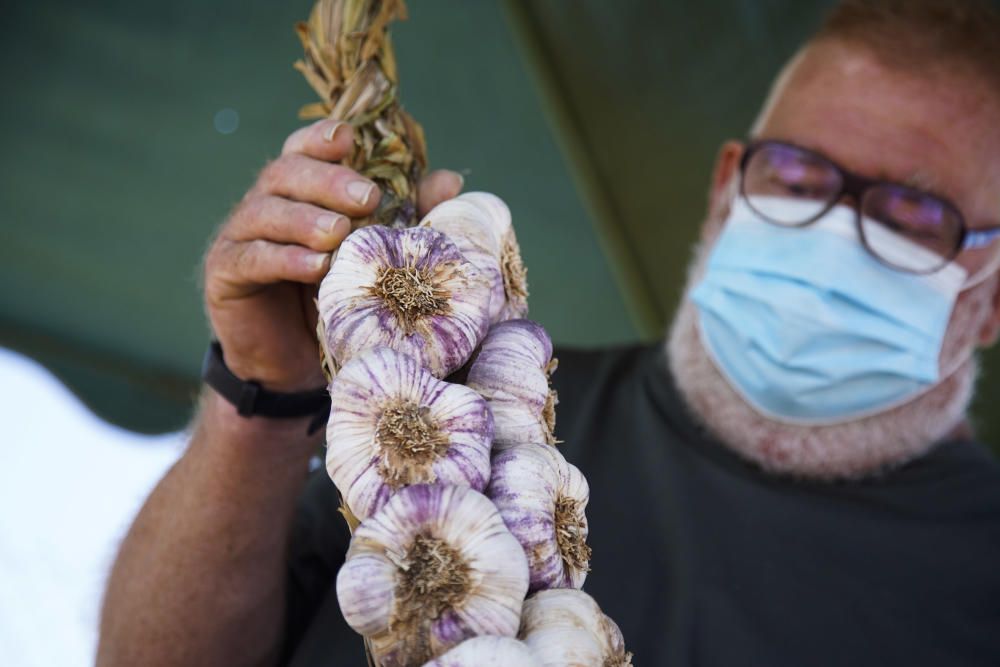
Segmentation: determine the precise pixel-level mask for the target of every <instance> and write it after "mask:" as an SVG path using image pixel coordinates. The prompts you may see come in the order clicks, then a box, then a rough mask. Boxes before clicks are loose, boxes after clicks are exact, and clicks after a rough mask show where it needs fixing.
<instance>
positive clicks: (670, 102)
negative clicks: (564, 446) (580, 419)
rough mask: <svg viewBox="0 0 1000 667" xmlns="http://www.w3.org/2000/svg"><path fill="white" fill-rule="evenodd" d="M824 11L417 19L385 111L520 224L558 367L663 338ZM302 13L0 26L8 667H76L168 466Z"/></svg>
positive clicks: (187, 11) (289, 96)
mask: <svg viewBox="0 0 1000 667" xmlns="http://www.w3.org/2000/svg"><path fill="white" fill-rule="evenodd" d="M831 4H832V3H831V2H828V1H826V0H808V1H802V0H706V1H703V2H699V3H697V4H695V3H679V2H667V1H665V0H664V1H662V2H654V1H652V0H648V1H643V0H629V1H625V2H614V3H611V2H606V1H604V0H411V2H410V3H409V5H410V20H409V21H407V22H406V23H403V24H398V25H397V26H396V27H395V29H394V40H395V44H396V49H397V55H398V60H399V67H400V75H401V82H402V99H403V101H404V103H405V105H406V107H407V108H408V110H409V111H410V112H411V113H412V114H413V115H414V116H415V117H416V118H417V119H418V120H419V121H420V122H422V123H423V125H424V128H425V131H426V135H427V140H428V146H429V151H430V159H431V162H432V166H435V167H448V168H452V169H456V170H459V171H461V172H462V173H464V174H465V176H466V186H467V189H472V190H476V189H481V190H489V191H491V192H494V193H496V194H498V195H500V196H501V197H502V198H504V199H505V200H506V201H507V202H508V204H509V205H510V208H511V209H512V211H513V214H514V220H515V224H516V226H517V230H518V236H519V238H520V241H521V246H522V249H523V252H524V256H525V261H526V263H527V265H528V267H529V271H530V272H529V281H530V286H531V306H532V312H531V314H532V317H533V318H534V319H537V320H539V321H540V322H541V323H543V324H544V325H545V326H546V327H547V328H548V330H549V331H550V332H551V333H552V336H553V338H554V339H555V340H556V342H557V343H561V344H564V345H583V346H591V345H606V344H617V343H625V342H631V341H637V340H654V339H656V338H658V337H660V336H661V335H662V333H663V331H664V329H665V327H666V324H667V323H668V322H669V318H670V315H671V313H672V311H673V309H674V307H675V305H676V302H677V300H678V298H679V296H680V288H681V286H682V284H683V282H682V281H683V276H684V271H685V267H686V264H687V261H688V258H689V255H690V248H691V245H692V243H693V241H694V240H695V238H696V235H697V229H698V224H699V222H700V220H701V216H702V214H703V210H704V204H705V200H706V195H707V188H708V183H709V176H710V169H711V165H712V162H713V160H714V157H715V151H716V150H717V148H718V146H719V145H720V143H721V142H722V141H723V140H725V139H727V138H731V137H735V138H741V137H743V136H745V133H746V131H747V128H748V127H749V124H750V122H751V121H752V119H753V117H754V115H755V113H756V111H757V108H758V106H759V105H760V103H761V102H762V101H763V99H764V96H765V94H766V92H767V87H768V84H769V82H770V80H771V78H772V77H773V75H774V74H775V73H776V71H777V69H778V68H779V67H780V66H781V64H782V63H783V62H784V60H786V59H787V58H788V57H789V56H790V55H791V54H792V52H793V51H794V50H795V48H796V47H797V45H798V44H799V43H800V42H801V41H802V40H803V39H804V38H805V37H806V36H808V34H810V32H811V31H813V30H814V29H815V28H816V27H817V25H818V23H819V21H820V19H821V17H822V15H823V13H824V12H825V10H826V9H827V8H828V7H829V6H830V5H831ZM310 7H311V2H310V0H286V1H284V2H273V1H264V0H241V1H240V2H236V1H235V0H218V1H216V2H211V3H205V2H196V1H195V0H174V1H173V2H170V3H150V2H142V1H141V0H140V1H138V2H137V1H136V0H128V1H125V0H73V1H72V2H70V1H69V0H50V1H49V2H46V3H44V4H37V3H28V2H24V1H17V0H15V2H13V3H7V4H5V6H4V7H3V10H2V15H3V20H2V21H0V53H2V57H0V75H2V80H3V81H4V82H5V85H7V93H6V94H5V99H6V102H5V103H4V105H3V107H2V108H0V140H2V144H0V145H2V146H3V151H2V152H0V169H2V179H0V220H2V227H0V230H2V231H0V239H2V240H0V347H3V348H6V351H5V352H4V353H3V354H2V355H0V378H2V380H3V382H2V383H0V385H2V389H0V416H2V417H3V420H4V423H5V425H6V426H7V427H6V428H5V429H4V435H3V436H2V439H3V440H4V441H5V446H4V447H3V448H2V450H0V499H2V500H3V501H4V502H3V503H2V506H0V646H3V647H4V651H5V658H4V663H5V664H11V665H36V664H37V665H42V664H46V665H50V664H62V665H77V664H80V665H82V664H88V663H89V662H90V661H91V652H92V650H93V641H94V628H95V623H96V618H97V605H98V596H99V592H100V589H101V585H102V581H103V576H104V573H105V571H106V568H107V565H108V563H109V562H110V559H111V558H112V556H113V551H114V546H115V544H116V543H117V540H118V539H120V536H121V535H122V532H123V531H124V529H125V527H126V526H127V524H128V522H129V521H130V519H131V516H132V514H133V513H134V512H135V510H136V508H137V507H138V503H140V502H141V500H142V498H143V496H144V495H145V493H146V492H148V489H149V486H150V485H151V484H152V483H154V482H155V480H156V479H157V478H158V477H159V475H160V474H162V472H163V471H164V470H165V468H166V467H167V466H169V465H170V463H171V462H172V461H173V460H174V459H175V458H176V456H177V455H178V454H179V452H180V451H181V449H182V447H183V442H184V435H183V433H182V432H179V431H180V430H181V429H183V427H184V426H185V424H186V423H187V422H188V420H189V418H190V415H191V409H192V405H193V399H194V397H195V395H196V392H197V387H198V370H199V368H200V363H201V358H202V355H203V352H204V349H205V346H206V343H207V341H208V337H209V332H208V329H207V325H206V322H205V317H204V315H203V312H202V306H201V297H200V291H199V284H198V276H199V272H200V269H199V261H200V257H201V255H202V252H203V250H204V249H205V247H206V245H207V243H208V240H209V238H210V237H211V235H212V234H213V231H214V230H215V228H216V227H217V226H218V225H219V224H220V223H221V222H222V221H223V219H224V218H225V216H226V214H227V212H228V210H229V209H230V208H231V207H232V206H233V204H234V203H235V202H236V201H237V200H238V199H239V197H240V196H241V195H242V193H243V191H244V190H245V189H246V188H247V187H248V186H249V185H250V184H251V183H252V182H253V180H254V177H255V174H256V172H257V171H258V170H259V169H260V168H261V167H262V166H263V165H264V163H265V162H266V161H267V160H268V159H270V158H273V157H275V156H276V155H277V153H278V151H279V149H280V146H281V144H282V141H283V139H284V137H285V136H286V135H287V134H289V133H290V132H291V131H292V130H294V129H295V128H296V127H298V126H299V125H300V124H301V123H300V121H299V120H297V117H296V112H297V110H298V108H299V107H300V106H301V105H302V104H305V103H307V102H311V101H313V96H312V93H311V91H310V89H309V88H308V87H307V86H306V84H305V82H304V81H303V80H302V79H301V77H300V76H299V74H298V73H297V72H295V71H294V70H293V69H292V67H291V65H292V62H293V61H294V60H295V59H296V58H297V57H298V56H299V44H298V41H297V39H296V37H295V35H294V33H293V30H292V25H293V24H294V22H295V21H297V20H300V19H304V18H305V17H306V16H307V14H308V12H309V9H310ZM985 361H986V363H985V370H984V373H983V376H982V381H981V391H980V394H979V399H978V400H977V405H976V410H975V416H976V421H977V424H978V426H979V432H980V435H981V437H982V438H983V439H984V440H986V441H988V442H998V441H1000V416H998V415H996V414H995V411H992V410H990V409H989V406H990V405H991V403H992V400H993V397H994V396H997V395H1000V379H997V374H996V371H995V369H997V368H1000V366H998V364H1000V357H998V355H997V354H996V353H991V354H989V355H986V360H985ZM11 425H13V426H11ZM26 610H27V611H26ZM53 639H56V640H57V641H52V640H53ZM60 643H61V645H60ZM11 659H13V661H11Z"/></svg>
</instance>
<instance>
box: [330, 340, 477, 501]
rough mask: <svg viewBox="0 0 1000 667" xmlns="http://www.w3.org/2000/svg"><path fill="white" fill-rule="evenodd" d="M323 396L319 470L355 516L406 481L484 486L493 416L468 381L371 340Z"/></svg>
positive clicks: (389, 494) (385, 497)
mask: <svg viewBox="0 0 1000 667" xmlns="http://www.w3.org/2000/svg"><path fill="white" fill-rule="evenodd" d="M330 401H331V406H332V410H331V412H330V420H329V421H328V422H327V427H326V442H327V451H326V467H327V472H328V473H329V475H330V478H331V479H332V480H333V482H334V484H336V485H337V488H338V489H339V490H340V492H341V494H342V495H343V497H344V500H345V502H346V503H347V506H348V507H349V508H350V510H351V511H352V512H353V513H354V515H355V516H356V517H358V518H359V519H364V518H365V517H367V516H369V515H371V514H372V513H374V512H375V511H376V510H378V508H379V507H381V506H382V505H384V504H385V503H386V501H387V500H388V499H389V497H390V496H392V494H393V493H395V492H396V491H398V490H399V489H400V488H402V487H404V486H407V485H409V484H419V483H427V482H440V483H442V484H459V485H466V486H471V487H473V488H474V489H476V490H477V491H481V490H482V489H483V488H484V487H485V486H486V482H487V481H488V480H489V477H490V441H491V439H492V437H493V418H492V416H491V415H490V411H489V408H487V406H486V402H485V401H484V400H483V399H482V398H481V397H480V396H479V395H478V394H477V393H476V392H474V391H473V390H471V389H469V388H468V387H464V386H462V385H459V384H451V383H448V382H444V381H443V380H438V379H437V378H435V377H434V376H433V375H431V374H430V373H429V372H428V371H427V370H426V369H424V368H422V367H421V366H420V364H418V363H417V362H416V360H415V359H413V358H412V357H409V356H407V355H405V354H400V353H399V352H395V351H393V350H391V349H389V348H387V347H378V348H374V349H371V350H368V351H367V352H365V353H363V354H361V355H359V356H357V357H355V358H353V359H352V360H351V361H349V362H347V364H346V365H344V367H343V368H342V369H341V370H340V373H338V374H337V376H336V377H335V378H334V379H333V381H332V382H331V383H330Z"/></svg>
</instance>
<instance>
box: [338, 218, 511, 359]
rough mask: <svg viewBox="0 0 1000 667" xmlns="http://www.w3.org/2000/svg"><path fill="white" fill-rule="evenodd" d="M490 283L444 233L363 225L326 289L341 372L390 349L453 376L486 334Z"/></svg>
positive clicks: (342, 253)
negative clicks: (373, 351)
mask: <svg viewBox="0 0 1000 667" xmlns="http://www.w3.org/2000/svg"><path fill="white" fill-rule="evenodd" d="M488 278H489V277H488V276H487V275H484V274H483V272H482V271H480V270H479V269H477V268H476V267H475V266H473V265H472V264H471V263H470V262H469V261H467V260H466V259H465V258H464V257H463V256H462V254H461V253H460V252H459V250H458V248H456V247H455V244H454V243H452V242H451V241H450V240H448V238H447V237H446V236H445V235H444V234H443V233H441V232H438V231H435V230H433V229H426V228H413V229H389V228H387V227H383V226H381V225H371V226H368V227H363V228H361V229H359V230H357V231H355V232H353V233H352V234H350V235H349V236H348V237H347V238H346V239H345V240H344V242H343V243H342V244H341V246H340V249H339V251H338V252H337V258H336V260H335V261H334V262H333V265H332V266H331V267H330V271H329V273H327V275H326V277H325V278H324V279H323V282H322V283H321V284H320V289H319V302H318V303H319V312H320V318H321V319H322V321H323V326H322V330H323V332H324V336H325V339H324V342H325V344H326V350H327V352H328V353H329V355H330V356H331V357H332V358H333V361H334V362H335V365H336V366H337V367H339V366H343V365H344V364H345V363H347V362H348V361H350V360H351V359H352V358H353V357H355V356H356V355H358V354H360V353H361V352H363V351H365V350H367V349H369V348H372V347H375V346H378V345H385V346H387V347H391V348H392V349H394V350H398V351H399V352H403V353H405V354H409V355H411V356H412V357H413V358H415V359H416V360H417V361H418V362H420V365H421V366H425V367H427V368H428V369H430V371H431V373H433V374H434V375H435V376H437V377H445V376H447V375H448V374H450V373H452V372H454V371H455V370H457V369H458V368H459V367H461V366H462V365H463V364H464V363H465V362H466V360H468V358H469V356H470V354H471V353H472V350H473V349H474V348H475V347H476V345H477V344H478V343H479V341H480V340H481V339H482V337H483V335H484V334H485V333H486V329H487V327H488V326H489V312H490V289H491V287H490V283H489V279H488Z"/></svg>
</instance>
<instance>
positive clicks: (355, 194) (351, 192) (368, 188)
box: [347, 181, 375, 206]
mask: <svg viewBox="0 0 1000 667" xmlns="http://www.w3.org/2000/svg"><path fill="white" fill-rule="evenodd" d="M374 189H375V184H374V183H372V182H371V181H351V182H350V183H348V184H347V196H348V197H350V198H351V199H353V200H354V201H355V202H356V203H357V205H358V206H364V205H365V204H367V203H368V198H369V197H370V196H371V194H372V190H374Z"/></svg>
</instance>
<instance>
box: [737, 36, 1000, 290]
mask: <svg viewBox="0 0 1000 667" xmlns="http://www.w3.org/2000/svg"><path fill="white" fill-rule="evenodd" d="M783 83H784V85H783V86H781V88H780V89H779V90H778V91H777V94H776V95H775V96H774V97H773V99H772V104H771V105H770V106H769V108H768V109H766V111H765V113H764V114H763V115H762V117H761V119H760V121H759V122H758V125H757V128H756V129H757V132H758V134H759V136H760V138H765V139H784V140H786V141H791V142H792V143H797V144H799V145H803V146H805V147H807V148H812V149H814V150H817V151H819V152H821V153H823V154H825V155H827V156H828V157H830V158H832V159H833V160H834V161H836V162H838V163H839V164H842V165H843V166H844V167H846V168H847V169H850V170H852V171H854V172H855V173H859V174H863V175H865V176H868V177H870V178H878V179H884V180H891V181H898V182H901V183H905V184H908V185H913V186H916V187H918V188H922V189H925V190H929V191H931V192H933V193H935V194H937V195H940V196H943V197H946V198H947V199H949V200H951V201H952V203H954V204H955V205H957V206H958V208H959V210H960V211H962V213H963V214H964V216H965V217H966V222H967V224H968V225H969V226H970V227H973V228H975V227H987V226H991V225H997V224H1000V104H998V103H997V94H996V93H995V92H992V91H990V90H989V87H988V86H987V85H985V84H983V83H979V82H977V81H976V80H974V79H972V78H968V77H963V76H958V75H956V74H952V73H949V72H948V71H947V70H945V69H941V71H938V72H935V71H924V72H905V71H903V72H901V71H899V70H893V69H890V68H888V67H886V66H884V65H881V64H880V63H879V62H878V61H877V60H876V59H875V58H873V57H872V56H870V55H868V54H866V53H865V52H864V51H861V50H860V49H857V48H854V49H852V48H850V47H847V46H842V45H839V44H835V43H829V44H819V45H814V46H813V47H812V48H810V49H809V50H808V51H807V52H806V53H805V54H804V55H803V56H802V58H801V59H800V60H799V62H798V63H797V65H796V66H794V67H793V69H792V70H791V71H790V72H789V74H788V76H787V77H786V79H785V81H784V82H783ZM996 253H997V249H996V248H995V247H991V248H989V249H985V250H981V251H977V252H976V253H972V252H966V253H963V255H962V256H961V257H960V258H959V262H960V263H962V264H963V265H964V266H965V267H966V269H967V270H968V271H969V273H970V275H971V274H973V273H975V272H976V271H977V270H978V269H981V268H983V264H984V262H985V260H986V259H987V258H992V257H994V256H996Z"/></svg>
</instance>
